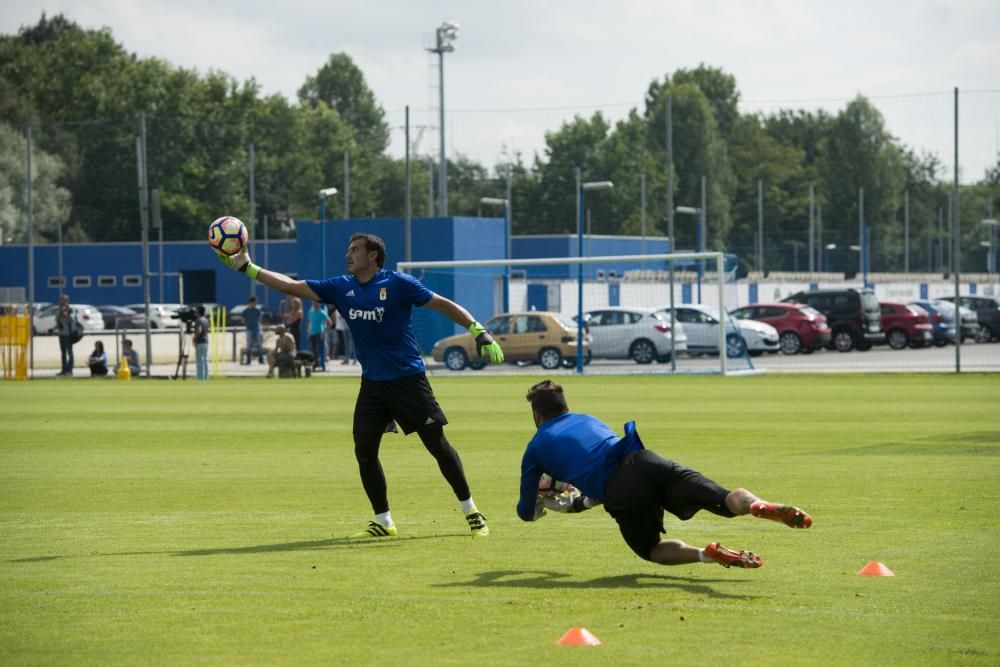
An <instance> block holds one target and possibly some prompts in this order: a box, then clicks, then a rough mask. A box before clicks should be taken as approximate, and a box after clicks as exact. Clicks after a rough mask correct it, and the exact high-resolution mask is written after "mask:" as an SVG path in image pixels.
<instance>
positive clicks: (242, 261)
mask: <svg viewBox="0 0 1000 667" xmlns="http://www.w3.org/2000/svg"><path fill="white" fill-rule="evenodd" d="M216 256H217V257H218V258H219V261H220V262H222V263H223V264H225V265H226V266H228V267H229V268H230V269H232V270H234V271H239V272H240V273H245V274H246V275H247V277H248V278H251V279H253V280H256V281H257V282H260V283H262V284H264V285H267V286H268V287H270V288H271V289H276V290H278V291H279V292H284V293H285V294H293V295H295V296H297V297H300V298H302V299H309V300H310V301H322V299H320V298H319V296H317V294H316V293H315V292H313V291H312V289H310V287H309V285H308V284H307V283H306V281H304V280H295V279H293V278H289V277H288V276H286V275H285V274H283V273H278V272H276V271H268V270H267V269H263V268H261V267H259V266H257V265H256V264H254V263H253V262H252V261H251V260H250V253H249V252H248V251H247V249H246V248H243V250H241V251H239V252H238V253H237V254H235V255H233V256H231V257H230V256H227V255H223V254H222V253H216Z"/></svg>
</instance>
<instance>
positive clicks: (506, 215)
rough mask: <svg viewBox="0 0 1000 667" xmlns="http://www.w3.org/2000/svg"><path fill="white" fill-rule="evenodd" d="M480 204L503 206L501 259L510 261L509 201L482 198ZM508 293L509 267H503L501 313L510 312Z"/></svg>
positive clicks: (496, 198)
mask: <svg viewBox="0 0 1000 667" xmlns="http://www.w3.org/2000/svg"><path fill="white" fill-rule="evenodd" d="M479 203H480V204H487V205H489V206H503V235H504V246H503V258H504V259H507V260H509V259H510V199H501V198H498V197H482V198H480V199H479ZM509 291H510V266H509V265H508V266H506V267H504V270H503V312H505V313H509V312H510V300H509V299H510V297H509V295H508V292H509Z"/></svg>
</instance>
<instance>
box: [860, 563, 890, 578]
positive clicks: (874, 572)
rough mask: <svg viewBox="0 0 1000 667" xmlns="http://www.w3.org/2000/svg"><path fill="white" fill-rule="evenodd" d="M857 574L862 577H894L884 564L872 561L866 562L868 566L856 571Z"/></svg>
mask: <svg viewBox="0 0 1000 667" xmlns="http://www.w3.org/2000/svg"><path fill="white" fill-rule="evenodd" d="M858 574H860V575H861V576H863V577H895V576H896V575H895V574H894V573H893V571H892V570H890V569H889V568H887V567H886V566H885V564H884V563H879V562H876V561H873V560H870V561H868V564H867V565H865V566H864V567H863V568H861V569H860V570H858Z"/></svg>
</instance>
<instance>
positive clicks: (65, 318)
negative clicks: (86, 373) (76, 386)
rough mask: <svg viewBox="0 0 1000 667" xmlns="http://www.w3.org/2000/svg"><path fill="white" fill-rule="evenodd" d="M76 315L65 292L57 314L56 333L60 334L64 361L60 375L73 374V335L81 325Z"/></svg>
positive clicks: (60, 298)
mask: <svg viewBox="0 0 1000 667" xmlns="http://www.w3.org/2000/svg"><path fill="white" fill-rule="evenodd" d="M79 326H80V323H79V322H77V321H76V315H74V314H73V309H72V308H70V305H69V297H68V296H67V295H65V294H63V295H61V296H60V297H59V312H58V313H57V314H56V333H57V334H59V356H60V359H61V361H62V371H61V372H60V373H59V376H63V377H65V376H69V375H72V374H73V342H74V341H73V337H74V334H75V333H76V332H75V331H74V329H75V328H76V327H79Z"/></svg>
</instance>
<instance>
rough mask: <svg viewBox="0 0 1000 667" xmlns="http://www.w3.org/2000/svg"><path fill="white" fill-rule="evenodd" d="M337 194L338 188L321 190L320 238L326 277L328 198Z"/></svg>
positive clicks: (323, 269) (324, 275) (321, 268)
mask: <svg viewBox="0 0 1000 667" xmlns="http://www.w3.org/2000/svg"><path fill="white" fill-rule="evenodd" d="M335 194H337V188H323V189H322V190H320V191H319V238H320V241H319V243H320V247H321V249H322V250H321V251H320V255H321V257H322V260H321V263H320V270H321V272H322V275H323V277H324V278H326V198H327V197H332V196H334V195H335Z"/></svg>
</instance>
